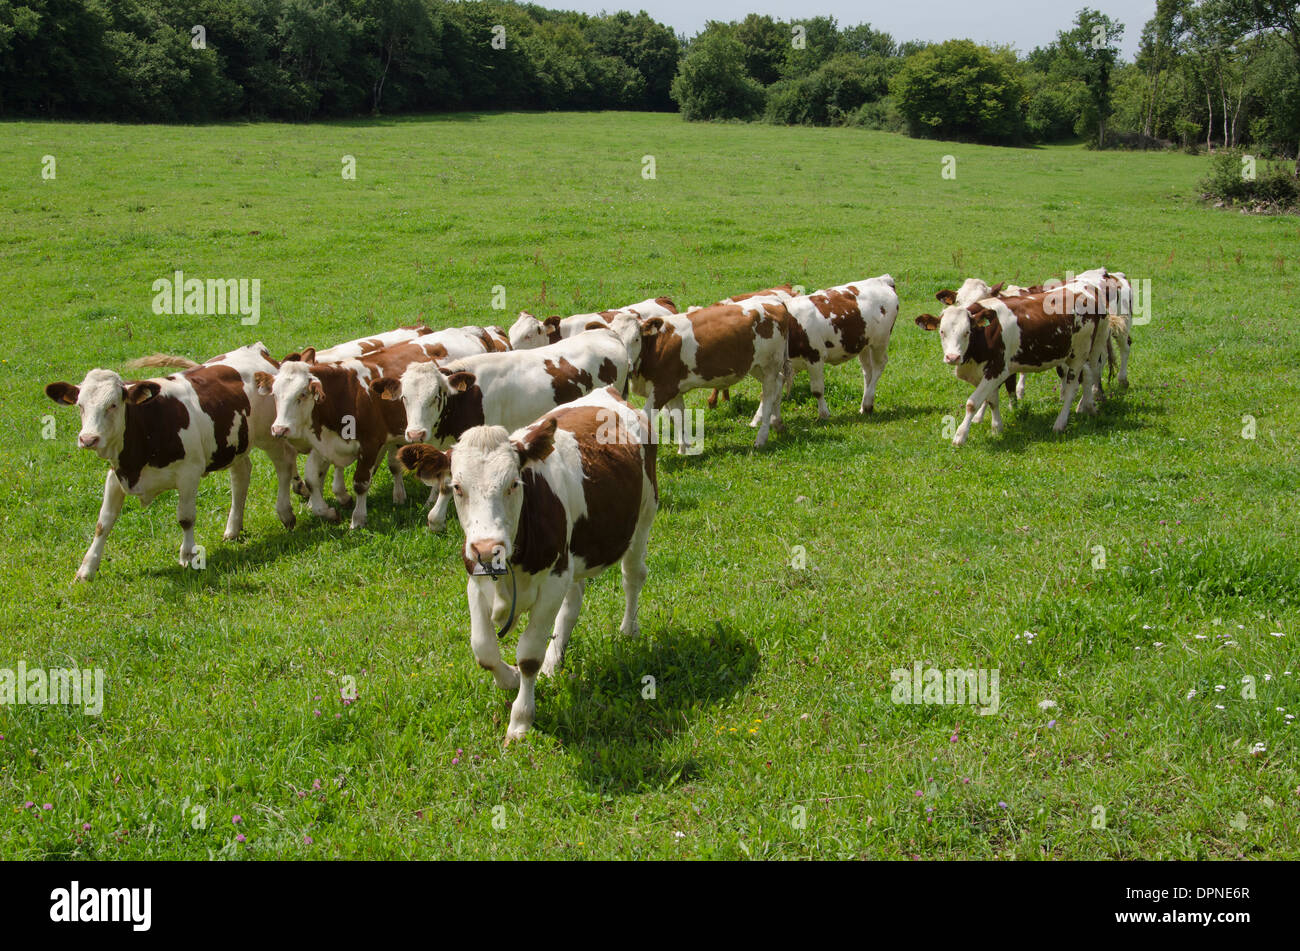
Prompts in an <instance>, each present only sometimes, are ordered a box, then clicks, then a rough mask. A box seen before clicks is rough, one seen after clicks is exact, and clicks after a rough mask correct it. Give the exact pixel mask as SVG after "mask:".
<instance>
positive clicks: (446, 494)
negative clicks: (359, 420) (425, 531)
mask: <svg viewBox="0 0 1300 951" xmlns="http://www.w3.org/2000/svg"><path fill="white" fill-rule="evenodd" d="M652 319H653V318H652ZM642 332H643V331H642V328H641V326H640V324H639V322H638V321H637V319H636V318H635V317H632V316H631V315H629V314H620V315H618V316H616V317H615V318H614V322H613V323H612V324H611V325H610V326H609V327H605V326H604V325H603V324H602V325H601V329H593V330H592V331H591V332H590V333H581V334H578V335H577V336H576V337H570V338H568V339H566V340H561V341H560V342H559V343H553V344H550V345H548V346H545V347H539V348H537V349H536V350H512V351H510V352H509V353H486V354H480V355H478V356H474V357H466V358H465V359H463V360H456V361H453V362H452V363H449V364H445V365H442V366H436V365H434V364H429V363H417V364H412V365H411V366H409V367H408V368H407V369H406V371H405V372H404V373H402V374H401V376H400V377H386V378H383V379H377V380H374V381H372V382H371V384H370V388H371V391H372V393H374V394H375V395H376V396H379V397H380V398H382V399H384V400H400V401H401V405H402V407H403V409H404V410H405V417H406V434H405V435H406V439H407V441H408V442H412V443H422V442H427V443H429V444H431V445H433V446H435V447H437V448H439V449H445V448H447V447H448V446H450V445H451V444H452V443H453V442H455V441H456V440H457V439H458V438H460V435H461V434H462V433H463V432H465V431H466V430H467V429H469V428H471V427H473V426H482V425H494V426H504V427H505V428H506V429H508V430H514V429H517V428H519V427H520V426H522V425H524V424H525V423H527V422H530V421H532V420H535V419H537V418H538V417H539V416H541V415H542V414H543V413H546V412H547V411H549V410H551V409H554V408H555V407H557V406H560V405H562V404H564V403H569V402H572V401H573V400H575V399H578V398H579V397H582V396H585V395H587V394H588V393H590V392H592V391H593V390H596V389H600V388H602V387H604V386H610V385H612V386H614V387H616V388H617V389H619V390H620V391H622V390H624V388H625V386H626V382H627V376H628V371H629V368H630V366H631V364H632V363H633V362H635V360H636V358H637V356H638V355H639V353H640V347H641V336H642ZM437 491H438V499H437V501H436V502H435V503H434V505H433V507H432V508H431V509H430V510H429V515H428V525H429V529H430V530H431V531H435V532H439V531H442V529H443V527H444V526H445V524H446V520H447V507H448V505H449V504H450V502H451V495H450V490H449V488H448V486H447V485H446V484H445V483H444V484H442V485H440V486H438V489H437Z"/></svg>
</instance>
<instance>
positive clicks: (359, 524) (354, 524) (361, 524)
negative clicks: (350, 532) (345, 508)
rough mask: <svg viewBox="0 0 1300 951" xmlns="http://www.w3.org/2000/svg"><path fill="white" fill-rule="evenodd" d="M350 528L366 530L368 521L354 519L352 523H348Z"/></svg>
mask: <svg viewBox="0 0 1300 951" xmlns="http://www.w3.org/2000/svg"><path fill="white" fill-rule="evenodd" d="M348 527H349V528H352V529H357V528H365V527H366V520H365V519H364V518H353V519H352V520H351V521H350V522H348Z"/></svg>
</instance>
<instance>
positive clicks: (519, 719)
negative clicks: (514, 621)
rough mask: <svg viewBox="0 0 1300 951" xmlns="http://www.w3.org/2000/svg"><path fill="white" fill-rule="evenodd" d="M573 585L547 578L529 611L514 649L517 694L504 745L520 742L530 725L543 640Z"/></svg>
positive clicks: (556, 578)
mask: <svg viewBox="0 0 1300 951" xmlns="http://www.w3.org/2000/svg"><path fill="white" fill-rule="evenodd" d="M572 588H573V585H572V583H571V582H570V580H569V579H567V578H564V577H556V576H554V575H551V576H548V577H547V579H546V580H545V581H544V582H542V586H541V590H540V591H538V593H537V598H536V600H535V601H533V605H532V607H531V608H529V610H528V626H527V627H525V628H524V630H523V632H522V633H521V634H520V635H519V644H518V646H517V647H516V648H515V661H516V667H517V668H518V669H519V692H518V693H517V694H515V702H514V703H512V704H511V705H510V726H509V728H508V729H507V730H506V742H507V743H509V742H510V741H511V740H522V739H523V738H524V736H525V735H526V734H527V733H528V730H529V728H530V727H532V725H533V717H534V715H535V713H536V710H537V703H536V700H535V698H534V695H533V694H534V689H535V688H536V686H537V674H538V671H540V670H541V669H542V662H543V661H544V660H545V657H546V640H547V637H548V636H549V635H550V633H551V630H552V628H553V627H554V625H555V622H556V615H557V614H558V613H559V610H560V605H561V604H562V603H563V602H564V599H565V596H566V595H567V594H568V593H569V591H570V590H572Z"/></svg>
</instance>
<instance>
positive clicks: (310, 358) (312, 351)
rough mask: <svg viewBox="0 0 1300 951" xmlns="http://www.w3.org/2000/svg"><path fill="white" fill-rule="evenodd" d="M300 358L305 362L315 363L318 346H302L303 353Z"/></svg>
mask: <svg viewBox="0 0 1300 951" xmlns="http://www.w3.org/2000/svg"><path fill="white" fill-rule="evenodd" d="M298 359H299V360H301V361H302V362H303V363H315V362H316V348H315V347H303V348H302V353H301V354H300V355H299V357H298Z"/></svg>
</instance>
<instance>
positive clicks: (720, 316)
mask: <svg viewBox="0 0 1300 951" xmlns="http://www.w3.org/2000/svg"><path fill="white" fill-rule="evenodd" d="M686 319H687V320H689V321H690V322H691V330H692V331H694V333H695V340H696V343H697V344H698V349H697V351H696V357H695V360H696V365H695V369H696V372H697V373H698V374H699V375H700V376H701V377H704V378H705V379H706V380H710V381H714V380H716V381H718V382H722V381H723V380H725V381H726V382H727V384H728V385H730V384H731V383H735V382H737V381H738V380H740V379H742V378H744V376H745V375H746V374H747V373H749V369H750V367H752V366H753V365H754V333H755V332H756V331H757V332H758V333H760V334H761V333H762V332H763V331H762V330H758V326H759V325H762V324H767V323H768V321H767V320H766V319H765V317H764V316H763V315H759V314H753V315H750V314H747V313H746V312H745V311H744V310H742V309H741V308H739V307H736V306H734V305H723V306H721V307H705V308H702V309H700V310H697V311H694V312H693V313H690V314H688V315H687V318H686ZM765 329H766V330H767V333H766V334H765V336H767V337H771V334H772V329H773V328H772V327H770V326H768V327H766V328H765ZM679 346H680V342H679ZM656 405H658V403H656Z"/></svg>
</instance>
